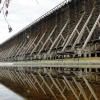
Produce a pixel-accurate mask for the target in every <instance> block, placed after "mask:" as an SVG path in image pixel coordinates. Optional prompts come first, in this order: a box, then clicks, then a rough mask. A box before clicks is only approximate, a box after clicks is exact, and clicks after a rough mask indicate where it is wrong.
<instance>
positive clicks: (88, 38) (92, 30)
mask: <svg viewBox="0 0 100 100" xmlns="http://www.w3.org/2000/svg"><path fill="white" fill-rule="evenodd" d="M99 20H100V15H99V16H98V18H97V20H96V22H95V23H94V25H93V27H92V29H91V31H90V33H89V35H88V37H87V39H86V41H85V43H84V45H83V47H82V50H84V49H85V47H86V45H87V43H88V41H89V40H90V38H91V36H92V34H93V32H94V30H95V28H96V26H97V25H98V22H99Z"/></svg>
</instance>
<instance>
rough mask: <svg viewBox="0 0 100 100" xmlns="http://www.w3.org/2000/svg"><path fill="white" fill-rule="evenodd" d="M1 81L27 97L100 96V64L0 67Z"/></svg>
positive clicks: (79, 99)
mask: <svg viewBox="0 0 100 100" xmlns="http://www.w3.org/2000/svg"><path fill="white" fill-rule="evenodd" d="M0 83H2V84H3V85H4V86H6V87H8V88H10V89H11V90H13V91H14V92H15V93H17V94H19V95H21V96H22V97H24V98H26V99H27V100H100V88H99V87H100V68H75V67H74V68H66V67H58V68H57V67H44V68H43V67H41V68H40V67H0ZM8 93H9V92H7V97H12V98H10V99H7V98H6V99H0V100H13V98H14V99H15V97H13V96H12V95H9V94H8ZM5 95H6V94H5ZM1 97H2V95H1ZM16 98H17V97H16ZM15 100H20V99H18V98H17V99H15ZM21 100H22V99H21Z"/></svg>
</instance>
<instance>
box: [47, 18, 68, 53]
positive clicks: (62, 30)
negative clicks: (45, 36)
mask: <svg viewBox="0 0 100 100" xmlns="http://www.w3.org/2000/svg"><path fill="white" fill-rule="evenodd" d="M68 22H69V19H68V20H67V22H66V23H65V25H64V26H63V28H62V29H61V31H60V33H59V35H58V36H57V37H56V39H55V40H54V42H53V44H52V45H51V47H50V49H49V51H48V53H50V52H51V50H52V48H53V46H54V45H55V43H56V42H57V40H58V39H59V37H60V36H61V34H62V32H63V31H64V29H65V28H66V26H67V25H68Z"/></svg>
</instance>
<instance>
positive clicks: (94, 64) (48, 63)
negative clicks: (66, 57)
mask: <svg viewBox="0 0 100 100" xmlns="http://www.w3.org/2000/svg"><path fill="white" fill-rule="evenodd" d="M0 66H5V67H6V66H11V67H12V66H15V67H16V66H17V67H21V66H22V67H80V68H94V67H95V68H100V61H99V60H93V61H91V60H90V61H89V60H88V61H35V62H34V61H23V62H0Z"/></svg>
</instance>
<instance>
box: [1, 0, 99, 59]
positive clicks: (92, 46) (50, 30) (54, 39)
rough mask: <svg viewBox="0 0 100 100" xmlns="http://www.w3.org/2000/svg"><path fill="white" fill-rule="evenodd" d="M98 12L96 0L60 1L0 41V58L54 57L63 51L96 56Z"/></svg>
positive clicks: (97, 50) (97, 53)
mask: <svg viewBox="0 0 100 100" xmlns="http://www.w3.org/2000/svg"><path fill="white" fill-rule="evenodd" d="M99 14H100V0H70V1H69V2H68V3H67V2H66V1H64V2H62V3H61V4H60V5H58V6H57V7H55V8H54V9H52V10H50V11H49V12H47V13H46V14H44V15H43V16H41V17H40V18H38V19H37V20H36V21H34V22H32V23H31V24H30V25H28V26H27V27H25V28H23V29H22V30H21V31H19V32H18V33H17V34H16V35H14V36H13V37H11V38H10V39H8V40H7V41H5V42H4V43H2V44H1V45H0V59H1V60H2V61H14V60H24V59H25V58H26V56H27V58H28V59H41V58H42V59H55V58H58V55H57V53H58V52H61V53H62V52H63V53H64V52H67V51H76V52H77V53H78V54H79V56H84V57H87V56H89V57H91V56H92V57H94V56H100V44H99V42H100V33H99V31H100V22H99V21H100V15H99ZM24 48H25V49H24ZM66 56H70V55H69V54H67V55H66ZM66 56H64V57H66Z"/></svg>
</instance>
